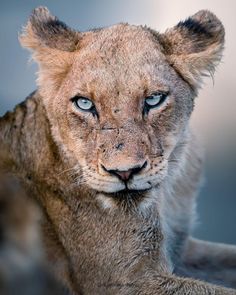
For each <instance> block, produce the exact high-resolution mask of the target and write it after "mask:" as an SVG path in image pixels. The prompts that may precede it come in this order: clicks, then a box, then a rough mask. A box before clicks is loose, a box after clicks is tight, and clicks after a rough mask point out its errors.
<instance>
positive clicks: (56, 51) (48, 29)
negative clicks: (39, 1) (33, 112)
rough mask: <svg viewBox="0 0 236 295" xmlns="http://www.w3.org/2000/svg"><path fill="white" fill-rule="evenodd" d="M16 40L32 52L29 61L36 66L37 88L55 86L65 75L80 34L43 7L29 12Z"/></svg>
mask: <svg viewBox="0 0 236 295" xmlns="http://www.w3.org/2000/svg"><path fill="white" fill-rule="evenodd" d="M19 40H20V43H21V45H22V46H23V47H25V48H28V49H30V50H31V51H32V57H33V59H34V60H35V61H36V62H37V63H38V64H39V79H38V84H39V86H41V85H42V84H43V83H44V82H45V81H46V83H48V82H50V81H51V82H52V83H53V84H55V83H56V82H57V80H59V79H61V78H62V77H63V76H64V75H65V73H66V72H67V70H68V67H69V66H70V65H71V62H72V52H73V51H75V50H76V48H77V45H78V42H79V40H80V33H79V32H76V31H74V30H72V29H70V28H69V27H68V26H67V25H66V24H64V23H63V22H61V21H60V20H58V19H57V18H56V17H55V16H52V15H51V14H50V12H49V10H48V9H47V8H46V7H38V8H36V9H35V10H33V12H32V14H31V16H30V18H29V20H28V22H27V24H26V26H25V27H24V29H23V33H22V34H21V35H20V36H19ZM55 79H56V81H55ZM58 82H59V81H58Z"/></svg>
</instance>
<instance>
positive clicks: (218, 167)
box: [0, 0, 236, 244]
mask: <svg viewBox="0 0 236 295" xmlns="http://www.w3.org/2000/svg"><path fill="white" fill-rule="evenodd" d="M39 5H45V6H47V7H48V8H49V9H50V10H51V12H52V13H53V14H54V15H57V16H58V17H59V18H60V19H61V20H62V21H64V22H66V23H67V24H68V25H69V26H71V27H73V28H75V29H78V30H82V31H83V30H88V29H91V28H94V27H102V26H108V25H112V24H115V23H117V22H129V23H131V24H142V25H145V24H146V25H148V26H151V27H152V28H153V29H156V30H158V31H161V32H164V31H165V29H166V28H168V27H171V26H173V25H175V24H176V23H177V22H178V21H179V20H183V19H185V18H187V17H188V16H190V15H191V14H194V13H195V12H197V11H198V10H200V9H209V10H211V11H213V12H214V13H215V14H216V15H217V16H218V17H219V18H220V19H221V21H222V22H223V24H224V25H225V30H226V46H225V47H226V48H225V52H224V58H223V62H222V63H221V65H220V66H219V67H218V69H217V72H216V74H215V78H214V83H213V81H212V80H211V79H209V78H208V79H206V80H205V86H204V87H203V89H202V90H201V91H200V93H199V97H198V99H197V100H196V108H195V112H194V114H193V117H192V122H191V124H192V125H193V128H194V129H195V130H196V132H197V133H198V134H199V137H200V140H201V142H202V145H203V146H205V154H206V162H205V183H204V185H203V187H202V189H201V191H200V197H199V202H198V213H199V221H198V224H197V226H196V228H195V233H194V234H195V236H197V237H199V238H202V239H207V240H211V241H218V242H224V243H234V244H236V232H235V225H236V128H235V127H236V97H235V94H234V91H235V88H236V87H235V86H236V85H235V84H234V83H236V79H235V77H236V73H235V71H236V70H235V69H236V55H235V52H236V41H235V36H236V18H235V9H236V2H235V1H234V0H225V1H221V2H220V1H215V0H196V1H191V0H179V1H171V0H119V1H111V0H99V1H98V0H97V1H96V0H86V1H82V0H67V1H61V0H58V1H49V0H48V1H38V0H34V1H29V0H21V1H18V0H1V2H0V77H1V80H0V81H1V82H0V116H1V115H3V114H4V113H5V112H6V111H7V110H11V109H12V108H13V107H14V105H15V104H17V103H19V102H21V101H22V100H24V98H25V97H26V96H27V95H28V94H29V93H30V92H32V91H33V90H34V89H35V88H36V85H35V78H36V75H35V73H36V72H37V66H36V65H35V64H31V63H29V62H28V60H29V53H28V52H27V51H25V50H23V49H22V48H21V47H20V45H19V42H18V33H19V31H20V30H21V27H22V25H23V24H25V23H26V20H27V18H28V16H29V15H30V12H31V10H32V9H33V8H35V7H37V6H39Z"/></svg>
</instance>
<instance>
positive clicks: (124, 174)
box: [102, 161, 147, 181]
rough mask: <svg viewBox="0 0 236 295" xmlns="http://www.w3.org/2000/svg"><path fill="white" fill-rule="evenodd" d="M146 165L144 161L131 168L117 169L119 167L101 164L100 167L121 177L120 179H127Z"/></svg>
mask: <svg viewBox="0 0 236 295" xmlns="http://www.w3.org/2000/svg"><path fill="white" fill-rule="evenodd" d="M146 166H147V161H145V162H144V163H143V164H142V165H136V166H133V167H132V168H129V169H127V170H119V169H107V168H106V167H105V166H103V165H102V168H103V169H104V170H105V171H106V172H108V173H110V174H112V175H115V176H116V177H118V178H119V179H121V180H122V181H128V180H129V179H130V178H131V177H132V176H133V175H134V174H137V173H139V172H140V171H141V170H143V169H144V168H145V167H146Z"/></svg>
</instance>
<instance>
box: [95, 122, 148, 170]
mask: <svg viewBox="0 0 236 295" xmlns="http://www.w3.org/2000/svg"><path fill="white" fill-rule="evenodd" d="M99 143H100V150H101V153H100V160H101V161H102V163H104V164H105V165H106V167H107V168H109V169H118V170H122V171H125V170H127V169H129V168H131V167H133V166H135V165H142V164H143V163H144V161H145V160H146V151H147V146H146V145H145V132H144V130H143V128H141V126H139V124H135V123H134V122H132V121H131V120H127V121H126V123H125V124H120V122H119V123H118V124H116V125H114V124H112V125H111V124H110V125H109V124H108V123H107V124H105V125H104V126H103V128H101V131H100V136H99Z"/></svg>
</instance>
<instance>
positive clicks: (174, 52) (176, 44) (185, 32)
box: [159, 10, 225, 90]
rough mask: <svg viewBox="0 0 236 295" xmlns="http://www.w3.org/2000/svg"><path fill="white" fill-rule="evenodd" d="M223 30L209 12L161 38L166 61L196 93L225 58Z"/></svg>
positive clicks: (195, 15)
mask: <svg viewBox="0 0 236 295" xmlns="http://www.w3.org/2000/svg"><path fill="white" fill-rule="evenodd" d="M224 35H225V32H224V27H223V25H222V23H221V22H220V20H219V19H218V18H217V17H216V16H215V15H214V14H213V13H211V12H210V11H207V10H201V11H199V12H198V13H196V14H194V15H193V16H191V17H189V18H188V19H187V20H185V21H181V22H179V23H178V24H177V25H176V26H175V27H173V28H172V29H169V30H167V31H166V32H165V33H164V34H160V35H159V39H160V43H161V44H162V46H163V51H164V53H165V55H166V58H167V60H168V61H169V63H170V64H171V66H173V67H174V69H175V70H176V71H177V72H178V73H179V74H180V75H181V76H182V78H183V79H184V80H185V81H187V82H188V83H189V84H190V86H191V87H192V88H193V89H194V90H197V88H198V87H199V86H200V84H201V81H202V77H203V76H206V75H213V73H214V71H215V68H216V66H217V64H218V63H219V62H220V60H221V57H222V51H223V48H224Z"/></svg>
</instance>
